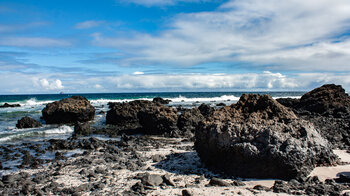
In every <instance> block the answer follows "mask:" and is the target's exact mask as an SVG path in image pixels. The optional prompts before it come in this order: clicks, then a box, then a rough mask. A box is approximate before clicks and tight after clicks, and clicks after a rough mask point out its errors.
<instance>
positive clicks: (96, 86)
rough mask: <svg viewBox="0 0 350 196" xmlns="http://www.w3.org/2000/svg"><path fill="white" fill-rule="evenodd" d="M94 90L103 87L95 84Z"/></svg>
mask: <svg viewBox="0 0 350 196" xmlns="http://www.w3.org/2000/svg"><path fill="white" fill-rule="evenodd" d="M94 88H97V89H99V88H103V87H102V86H101V85H100V84H95V86H94Z"/></svg>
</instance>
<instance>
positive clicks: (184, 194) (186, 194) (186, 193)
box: [182, 189, 193, 196]
mask: <svg viewBox="0 0 350 196" xmlns="http://www.w3.org/2000/svg"><path fill="white" fill-rule="evenodd" d="M192 195H193V194H192V193H191V192H190V191H189V190H187V189H185V190H182V196H192Z"/></svg>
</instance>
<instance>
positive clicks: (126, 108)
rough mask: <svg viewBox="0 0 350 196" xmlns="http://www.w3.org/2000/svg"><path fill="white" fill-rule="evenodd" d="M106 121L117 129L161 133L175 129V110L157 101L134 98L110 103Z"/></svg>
mask: <svg viewBox="0 0 350 196" xmlns="http://www.w3.org/2000/svg"><path fill="white" fill-rule="evenodd" d="M110 107H111V109H110V110H109V111H108V112H107V116H106V123H107V124H113V125H117V127H118V128H119V130H121V131H123V130H138V131H140V132H141V133H145V134H156V135H159V134H163V133H166V132H172V131H174V130H176V129H177V127H176V123H177V111H176V109H174V108H172V107H167V106H164V105H162V104H160V103H158V102H151V101H145V100H136V101H131V102H124V103H113V104H110Z"/></svg>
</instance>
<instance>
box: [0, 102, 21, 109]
mask: <svg viewBox="0 0 350 196" xmlns="http://www.w3.org/2000/svg"><path fill="white" fill-rule="evenodd" d="M14 107H21V105H20V104H8V103H5V104H4V105H0V108H14Z"/></svg>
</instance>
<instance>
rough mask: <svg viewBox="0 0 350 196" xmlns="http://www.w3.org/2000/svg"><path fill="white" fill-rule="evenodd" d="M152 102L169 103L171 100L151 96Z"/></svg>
mask: <svg viewBox="0 0 350 196" xmlns="http://www.w3.org/2000/svg"><path fill="white" fill-rule="evenodd" d="M153 102H154V103H160V104H169V103H170V102H171V100H169V99H163V98H161V97H155V98H153Z"/></svg>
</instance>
